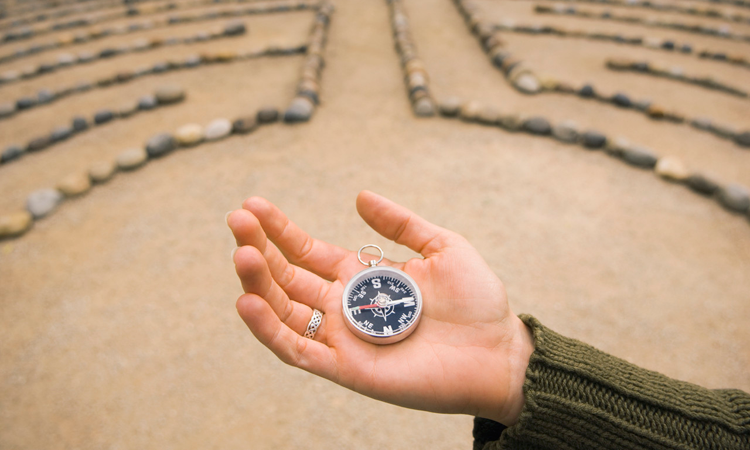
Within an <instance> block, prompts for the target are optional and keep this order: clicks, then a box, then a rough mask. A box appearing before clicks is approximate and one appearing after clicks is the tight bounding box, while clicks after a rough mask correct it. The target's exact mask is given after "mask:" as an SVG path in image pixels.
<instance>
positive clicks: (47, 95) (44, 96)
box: [36, 89, 55, 105]
mask: <svg viewBox="0 0 750 450" xmlns="http://www.w3.org/2000/svg"><path fill="white" fill-rule="evenodd" d="M36 99H37V102H38V103H39V104H40V105H41V104H45V103H51V102H52V101H54V100H55V93H54V92H52V91H50V90H49V89H42V90H41V91H39V92H37V94H36Z"/></svg>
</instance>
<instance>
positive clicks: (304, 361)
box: [237, 294, 338, 382]
mask: <svg viewBox="0 0 750 450" xmlns="http://www.w3.org/2000/svg"><path fill="white" fill-rule="evenodd" d="M237 312H238V313H239V314H240V317H242V320H244V321H245V324H246V325H247V327H248V328H250V331H252V333H253V335H255V337H256V338H257V339H258V340H259V341H260V342H261V344H263V345H265V346H266V347H268V348H269V349H270V350H271V351H272V352H273V353H274V354H275V355H276V356H277V357H278V358H279V359H280V360H282V361H283V362H285V363H286V364H289V365H290V366H294V367H299V368H300V369H303V370H306V371H308V372H310V373H313V374H315V375H318V376H320V377H323V378H326V379H328V380H331V381H333V382H336V380H337V379H338V370H337V367H336V358H335V356H334V354H333V350H332V349H330V348H329V347H328V346H326V345H325V344H323V343H321V342H317V341H314V340H312V339H307V338H305V337H302V336H300V335H299V334H297V333H296V332H294V331H293V330H292V329H291V328H289V327H288V326H286V325H285V324H284V323H283V322H282V321H281V320H280V319H279V316H277V315H276V313H275V312H274V311H273V309H272V308H271V305H269V304H268V303H267V302H266V301H265V300H263V298H262V297H259V296H257V295H255V294H244V295H242V296H240V298H239V299H237Z"/></svg>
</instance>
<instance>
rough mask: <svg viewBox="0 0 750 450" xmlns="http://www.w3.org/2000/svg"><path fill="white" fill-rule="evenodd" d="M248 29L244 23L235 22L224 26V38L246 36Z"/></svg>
mask: <svg viewBox="0 0 750 450" xmlns="http://www.w3.org/2000/svg"><path fill="white" fill-rule="evenodd" d="M246 31H247V28H246V27H245V24H244V23H243V22H240V21H238V20H233V21H231V22H229V23H227V24H226V26H224V36H239V35H242V34H245V32H246Z"/></svg>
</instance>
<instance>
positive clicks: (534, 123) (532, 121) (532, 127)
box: [523, 117, 552, 136]
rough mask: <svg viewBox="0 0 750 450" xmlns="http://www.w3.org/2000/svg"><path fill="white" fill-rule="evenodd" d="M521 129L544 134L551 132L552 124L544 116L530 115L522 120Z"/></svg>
mask: <svg viewBox="0 0 750 450" xmlns="http://www.w3.org/2000/svg"><path fill="white" fill-rule="evenodd" d="M523 129H524V130H526V131H528V132H529V133H531V134H536V135H540V136H545V135H548V134H550V133H552V126H551V125H550V124H549V121H548V120H547V119H545V118H544V117H531V118H529V119H526V120H524V122H523Z"/></svg>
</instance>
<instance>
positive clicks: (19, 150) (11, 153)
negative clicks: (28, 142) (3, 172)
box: [0, 145, 25, 164]
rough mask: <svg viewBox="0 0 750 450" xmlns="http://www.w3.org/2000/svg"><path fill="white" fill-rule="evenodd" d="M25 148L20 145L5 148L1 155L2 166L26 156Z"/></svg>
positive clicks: (0, 162)
mask: <svg viewBox="0 0 750 450" xmlns="http://www.w3.org/2000/svg"><path fill="white" fill-rule="evenodd" d="M24 151H25V150H24V148H23V147H21V146H20V145H9V146H7V147H5V150H3V153H1V154H0V164H5V163H7V162H8V161H13V160H14V159H18V158H20V157H21V155H23V154H24Z"/></svg>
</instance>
